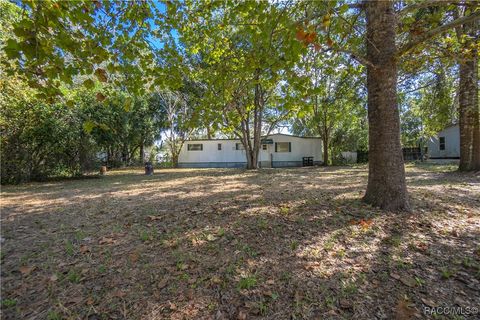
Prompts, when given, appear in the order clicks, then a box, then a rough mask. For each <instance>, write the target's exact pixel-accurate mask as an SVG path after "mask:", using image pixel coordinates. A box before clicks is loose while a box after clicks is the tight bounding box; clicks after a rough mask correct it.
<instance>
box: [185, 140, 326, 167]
mask: <svg viewBox="0 0 480 320" xmlns="http://www.w3.org/2000/svg"><path fill="white" fill-rule="evenodd" d="M264 138H266V137H264ZM268 139H272V140H273V144H267V145H266V146H267V150H263V148H261V149H260V154H259V165H260V167H262V168H268V167H299V166H300V167H301V166H302V164H303V163H302V158H303V157H313V158H314V159H313V160H314V164H321V163H322V142H321V139H319V138H303V137H297V136H290V135H284V134H274V135H270V136H268ZM278 142H289V143H290V152H275V143H278ZM199 143H201V144H202V145H203V150H202V151H188V144H199ZM219 143H221V144H222V147H221V150H218V144H219ZM237 143H240V141H239V140H226V139H218V140H191V141H186V142H185V144H184V145H183V147H182V150H181V152H180V155H179V159H178V160H179V161H178V162H179V163H178V166H179V167H180V168H242V167H246V154H245V150H237V149H236V144H237Z"/></svg>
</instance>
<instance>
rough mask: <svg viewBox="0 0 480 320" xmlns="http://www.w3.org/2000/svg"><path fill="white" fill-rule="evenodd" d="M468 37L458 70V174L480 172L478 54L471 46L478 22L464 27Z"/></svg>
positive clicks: (476, 32) (475, 35)
mask: <svg viewBox="0 0 480 320" xmlns="http://www.w3.org/2000/svg"><path fill="white" fill-rule="evenodd" d="M463 33H464V34H466V35H468V36H470V38H469V39H470V40H469V41H466V42H465V44H464V48H463V49H464V50H466V49H470V50H471V52H470V54H463V57H462V59H460V70H459V78H460V81H459V118H460V119H459V120H460V165H459V168H458V169H459V170H460V171H473V170H480V116H479V114H480V110H479V104H478V51H477V50H476V48H475V46H474V45H473V43H472V41H475V40H474V39H476V37H477V34H478V22H476V21H474V22H472V23H469V24H467V25H464V26H463Z"/></svg>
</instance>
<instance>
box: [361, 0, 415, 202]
mask: <svg viewBox="0 0 480 320" xmlns="http://www.w3.org/2000/svg"><path fill="white" fill-rule="evenodd" d="M365 5H366V13H367V40H366V42H367V59H368V60H369V61H370V62H371V63H372V64H373V66H371V65H369V66H368V67H367V90H368V123H369V138H368V140H369V154H368V158H369V159H368V161H369V172H368V186H367V192H366V194H365V196H364V201H365V202H367V203H370V204H372V205H374V206H378V207H380V208H382V209H386V210H394V211H399V210H409V209H410V206H409V201H408V193H407V186H406V182H405V167H404V161H403V155H402V148H401V144H400V116H399V111H398V106H397V66H396V60H395V54H396V46H395V19H396V18H395V11H394V8H393V2H392V1H366V2H365Z"/></svg>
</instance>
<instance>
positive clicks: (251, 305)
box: [1, 165, 480, 319]
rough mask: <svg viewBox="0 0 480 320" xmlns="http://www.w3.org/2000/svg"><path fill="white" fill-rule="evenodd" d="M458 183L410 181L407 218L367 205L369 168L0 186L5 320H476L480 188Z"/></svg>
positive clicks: (439, 175)
mask: <svg viewBox="0 0 480 320" xmlns="http://www.w3.org/2000/svg"><path fill="white" fill-rule="evenodd" d="M450 170H451V167H447V166H441V165H436V166H433V165H421V166H413V165H409V166H407V172H408V185H409V192H410V195H411V198H412V204H413V207H414V211H413V212H412V213H411V214H397V213H388V212H383V211H380V210H377V209H374V208H371V207H370V206H367V205H365V204H363V203H362V202H361V201H360V199H361V196H362V194H363V191H364V189H365V185H366V179H367V169H366V168H365V167H344V168H343V167H342V168H338V167H337V168H328V169H325V168H308V169H307V168H304V169H281V170H280V169H278V170H276V169H272V170H260V171H253V172H247V171H242V170H221V169H208V170H160V171H157V173H156V174H155V175H154V176H152V177H148V176H144V175H142V174H141V171H140V170H136V171H134V170H132V171H121V172H111V173H109V175H107V176H106V177H105V178H103V179H94V180H75V181H62V182H52V183H44V184H28V185H21V186H9V187H4V188H2V189H3V190H2V197H1V206H2V226H1V231H2V239H3V240H2V241H3V243H2V251H1V259H2V260H1V267H2V268H1V276H2V283H1V286H2V318H3V319H63V318H68V319H237V318H238V319H254V318H258V319H375V318H377V319H392V318H395V317H397V318H398V319H410V318H429V316H427V315H425V314H424V312H423V308H424V307H425V306H428V307H431V306H446V307H455V306H458V307H463V308H466V307H470V308H473V307H477V308H478V307H480V306H479V301H480V292H479V287H480V284H479V283H480V282H479V280H480V267H479V265H480V182H479V181H480V179H479V176H478V175H475V174H460V173H457V172H452V171H450ZM449 317H451V315H450V316H448V317H445V318H449ZM479 317H480V314H476V315H474V314H470V315H466V316H465V318H466V319H478V318H479ZM438 318H440V319H441V318H442V316H439V317H438Z"/></svg>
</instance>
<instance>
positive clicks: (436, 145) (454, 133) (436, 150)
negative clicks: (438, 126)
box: [428, 124, 460, 159]
mask: <svg viewBox="0 0 480 320" xmlns="http://www.w3.org/2000/svg"><path fill="white" fill-rule="evenodd" d="M428 155H429V157H430V158H431V159H458V158H460V127H459V126H458V124H457V125H454V126H450V127H447V128H445V129H443V130H442V131H440V132H439V133H438V134H437V135H436V136H435V137H432V138H430V140H429V141H428Z"/></svg>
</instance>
